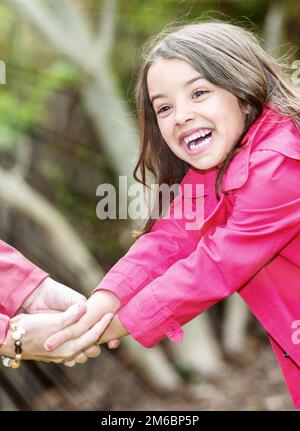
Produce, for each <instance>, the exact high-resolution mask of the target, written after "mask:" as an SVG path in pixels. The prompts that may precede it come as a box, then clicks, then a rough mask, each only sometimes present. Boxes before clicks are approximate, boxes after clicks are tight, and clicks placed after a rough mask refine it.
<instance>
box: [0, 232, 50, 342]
mask: <svg viewBox="0 0 300 431" xmlns="http://www.w3.org/2000/svg"><path fill="white" fill-rule="evenodd" d="M46 277H48V274H47V273H46V272H44V271H43V270H42V269H40V268H38V267H37V266H36V265H34V264H33V263H31V262H30V261H29V260H27V259H26V258H25V257H24V256H22V254H21V253H19V252H18V251H17V250H15V249H14V248H13V247H11V246H10V245H8V244H6V243H5V242H3V241H1V240H0V346H1V345H2V344H3V341H4V340H5V337H6V333H7V329H8V323H9V318H10V317H12V316H14V315H15V314H16V313H17V311H18V310H19V308H20V307H21V305H22V304H23V302H24V301H25V299H26V298H27V297H28V296H29V295H30V294H31V293H32V292H33V291H34V289H36V288H37V287H38V286H39V284H40V283H41V282H42V281H43V280H44V279H45V278H46Z"/></svg>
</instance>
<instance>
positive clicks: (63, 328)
mask: <svg viewBox="0 0 300 431" xmlns="http://www.w3.org/2000/svg"><path fill="white" fill-rule="evenodd" d="M119 307H120V301H119V300H118V298H117V297H116V296H115V295H114V294H113V293H111V292H109V291H104V290H103V291H101V290H100V291H98V292H95V293H94V294H93V295H92V296H91V297H90V298H89V299H88V300H86V298H85V297H84V296H83V295H81V294H80V293H78V292H76V291H74V290H72V289H70V288H69V287H67V286H65V285H63V284H61V283H58V282H56V281H54V280H53V279H51V278H49V277H48V278H46V279H45V280H44V281H43V282H42V283H41V284H40V286H39V287H38V288H37V289H36V290H35V291H34V292H33V293H32V294H31V295H30V296H29V297H28V298H27V300H26V301H25V302H24V303H23V305H22V312H21V313H20V314H17V315H16V316H14V317H13V318H12V319H11V323H14V324H15V325H16V326H21V327H23V328H24V329H25V335H24V338H23V359H30V360H39V361H45V362H55V363H60V362H62V363H64V364H65V365H66V366H69V367H71V366H74V365H75V364H76V363H84V362H86V361H87V359H88V358H91V357H97V356H99V355H100V353H101V349H100V347H99V344H101V343H108V347H109V348H115V347H117V346H118V345H119V343H120V341H119V338H121V337H122V336H124V335H126V334H127V332H126V330H125V328H123V327H122V325H121V322H120V321H119V319H118V317H117V315H116V314H115V313H116V312H117V310H118V309H119ZM23 311H24V312H23ZM1 354H4V355H7V356H11V357H13V356H14V344H13V340H12V337H11V336H10V334H7V337H6V339H5V341H4V344H3V346H2V347H1Z"/></svg>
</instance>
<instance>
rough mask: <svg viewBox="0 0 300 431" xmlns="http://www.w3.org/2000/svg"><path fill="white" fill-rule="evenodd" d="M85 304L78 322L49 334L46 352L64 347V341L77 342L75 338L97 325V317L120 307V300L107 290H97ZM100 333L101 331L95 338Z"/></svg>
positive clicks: (114, 341)
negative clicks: (85, 310)
mask: <svg viewBox="0 0 300 431" xmlns="http://www.w3.org/2000/svg"><path fill="white" fill-rule="evenodd" d="M85 305H86V307H87V312H86V314H85V315H84V316H83V317H82V318H81V319H80V320H79V321H78V322H76V323H75V324H73V325H70V326H69V327H65V329H62V330H60V331H56V332H57V333H56V334H53V335H51V337H49V338H48V339H47V340H46V342H45V349H46V350H47V351H48V352H50V351H53V349H57V348H59V346H62V347H64V346H65V343H66V344H67V343H70V342H71V341H72V340H73V342H77V339H80V338H82V337H84V336H85V334H86V333H87V331H89V330H90V331H93V330H94V328H95V327H97V325H98V323H97V322H98V321H99V319H102V318H103V316H104V315H105V314H106V313H116V311H117V310H118V309H119V307H120V301H119V299H118V298H117V297H116V296H115V295H114V294H113V293H111V292H109V291H98V292H95V293H94V294H93V295H92V296H91V297H90V298H89V299H88V300H87V301H86V303H85ZM100 322H101V320H100ZM103 333H104V331H103ZM102 335H103V334H102V333H101V334H100V336H99V337H98V338H97V340H99V339H100V338H101V337H102ZM97 340H96V341H97ZM118 342H119V341H118V340H111V344H117V343H118ZM114 347H115V346H114Z"/></svg>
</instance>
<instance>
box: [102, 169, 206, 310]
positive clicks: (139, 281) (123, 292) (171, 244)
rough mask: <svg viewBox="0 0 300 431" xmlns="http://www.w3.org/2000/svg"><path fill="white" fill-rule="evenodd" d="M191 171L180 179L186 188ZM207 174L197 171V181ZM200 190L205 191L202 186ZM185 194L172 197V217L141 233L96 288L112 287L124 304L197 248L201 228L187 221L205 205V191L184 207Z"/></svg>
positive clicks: (107, 288) (161, 220) (122, 304)
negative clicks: (189, 225)
mask: <svg viewBox="0 0 300 431" xmlns="http://www.w3.org/2000/svg"><path fill="white" fill-rule="evenodd" d="M190 174H192V173H191V170H189V171H188V172H187V174H186V175H185V177H184V179H183V180H182V182H181V187H182V190H183V191H184V190H185V189H184V187H183V186H184V184H186V183H188V184H190V182H189V179H190ZM204 178H205V177H204V175H201V174H199V173H197V181H198V183H201V180H202V181H204ZM201 190H202V191H203V187H202V189H201ZM183 196H184V197H186V196H185V195H179V196H178V197H177V198H175V199H174V200H173V202H172V204H171V207H170V215H171V217H169V218H163V219H159V220H157V221H156V222H155V224H154V225H153V227H152V229H151V231H149V232H148V233H146V234H144V235H142V236H141V237H140V238H139V239H138V240H137V241H136V242H135V243H134V244H133V245H132V247H131V248H130V249H129V251H128V252H127V254H126V255H125V256H123V257H122V258H121V259H120V260H119V261H118V262H117V263H116V264H115V265H114V266H113V267H112V268H111V270H110V271H109V272H108V273H107V274H106V275H105V277H104V278H103V279H102V281H101V282H100V284H99V285H98V286H97V288H96V289H95V290H94V292H96V291H98V290H100V289H102V290H109V291H110V292H112V293H114V294H115V295H116V296H117V297H118V298H119V300H120V302H121V307H122V306H124V305H125V304H126V303H127V302H128V301H129V300H130V299H131V298H132V297H133V296H134V295H135V294H136V293H137V292H139V291H140V290H141V289H143V288H144V287H145V286H146V285H147V284H149V283H150V282H151V281H153V280H154V279H155V278H157V277H158V276H160V275H161V274H163V273H164V272H165V271H167V269H168V268H170V267H171V266H172V265H173V264H174V263H175V262H176V261H177V260H179V259H182V258H184V257H186V256H188V255H189V254H190V253H191V252H192V251H193V250H195V248H196V245H197V243H198V241H199V229H197V228H194V229H188V230H187V229H186V223H187V221H188V222H190V223H191V221H192V220H193V214H194V212H195V206H196V205H197V207H199V206H200V205H202V206H203V192H202V195H201V196H199V199H197V198H196V199H195V198H193V199H191V198H189V197H186V199H189V200H190V202H189V205H186V206H185V207H184V211H183V208H182V207H183V205H184V202H183V201H184V199H183ZM175 208H176V209H175ZM180 208H181V209H182V211H180V210H179V209H180ZM176 211H177V212H176ZM174 214H175V216H174ZM187 217H188V219H187Z"/></svg>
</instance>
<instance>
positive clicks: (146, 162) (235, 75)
mask: <svg viewBox="0 0 300 431" xmlns="http://www.w3.org/2000/svg"><path fill="white" fill-rule="evenodd" d="M146 48H147V54H146V57H145V61H144V64H143V66H142V68H141V71H140V74H139V78H138V81H137V85H136V89H135V96H136V103H137V108H138V115H139V123H140V139H141V144H140V152H139V158H138V161H137V164H136V166H135V169H134V173H133V176H134V178H135V179H136V180H137V181H138V182H140V183H142V184H143V185H144V186H146V187H148V184H147V182H146V174H147V173H148V172H150V173H151V174H152V175H153V177H154V180H155V183H156V184H158V185H161V184H163V183H165V184H168V185H170V186H171V185H172V184H174V183H179V182H180V181H181V179H182V178H183V176H184V174H185V173H186V171H187V170H188V168H189V164H188V163H187V162H185V161H183V160H181V159H179V158H178V157H177V156H175V154H174V153H173V152H172V151H171V150H170V148H169V147H168V145H167V144H166V143H165V141H164V140H163V138H162V136H161V134H160V131H159V128H158V125H157V120H156V114H155V112H154V109H153V106H152V104H151V101H150V99H149V94H148V88H147V74H148V70H149V68H150V66H151V65H152V64H153V63H154V62H155V60H156V59H158V58H165V59H170V58H179V59H183V60H185V61H187V62H188V63H190V64H191V66H192V67H193V68H194V69H195V70H197V71H198V72H200V73H201V74H202V75H203V76H204V77H205V79H206V80H208V81H209V82H211V83H212V84H214V85H217V86H219V87H221V88H223V89H225V90H227V91H230V92H231V93H232V94H234V95H235V96H236V97H237V98H238V100H239V102H240V104H241V106H242V105H244V106H247V107H248V111H249V113H248V115H247V116H246V121H245V129H244V132H243V134H242V136H240V138H239V140H238V142H236V143H235V144H234V146H233V148H232V149H231V150H230V152H229V153H228V154H227V157H226V159H225V160H224V162H223V164H222V165H221V167H220V169H219V173H218V177H217V181H216V187H215V189H216V195H217V197H218V199H219V193H220V190H221V184H222V178H223V175H224V173H225V171H226V169H227V168H228V166H229V163H230V162H231V160H232V159H233V157H234V155H235V154H236V152H237V151H238V150H239V148H238V147H239V144H240V142H241V139H242V138H243V136H244V135H245V133H246V132H247V130H248V128H249V127H250V125H251V124H252V123H253V122H254V121H255V120H256V119H257V118H258V117H259V116H260V114H261V113H262V110H263V106H264V105H265V104H268V105H269V106H271V107H272V108H273V109H275V110H277V111H278V112H280V113H282V114H283V115H286V116H288V117H289V118H292V119H293V120H294V121H295V122H296V124H297V125H298V126H300V117H299V113H300V92H299V88H298V87H297V86H296V84H295V83H293V81H292V79H291V77H290V76H289V74H288V71H287V70H285V69H286V65H284V63H280V62H278V61H276V60H275V59H274V58H272V57H271V56H270V55H269V54H268V53H267V52H266V51H265V50H264V49H263V48H262V47H261V45H260V42H259V39H258V38H257V37H256V36H255V35H254V34H253V33H252V32H250V31H249V30H246V29H244V28H242V27H240V26H237V25H234V24H230V23H225V22H222V21H217V20H209V21H205V22H200V23H196V24H187V25H183V26H180V27H177V28H175V29H174V28H169V29H168V30H167V31H164V32H163V33H161V34H159V35H158V37H155V38H154V39H151V40H150V42H149V43H148V45H147V46H146ZM138 169H140V173H141V177H140V178H138V176H137V171H138ZM159 202H160V203H161V197H160V196H159ZM159 215H160V216H161V212H159ZM154 222H155V219H153V218H151V217H150V216H149V218H148V219H147V220H146V223H145V224H144V226H143V227H142V229H141V230H138V231H134V232H133V235H134V236H135V237H139V236H141V235H142V234H144V233H146V232H148V231H149V230H150V229H151V227H152V226H153V224H154Z"/></svg>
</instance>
